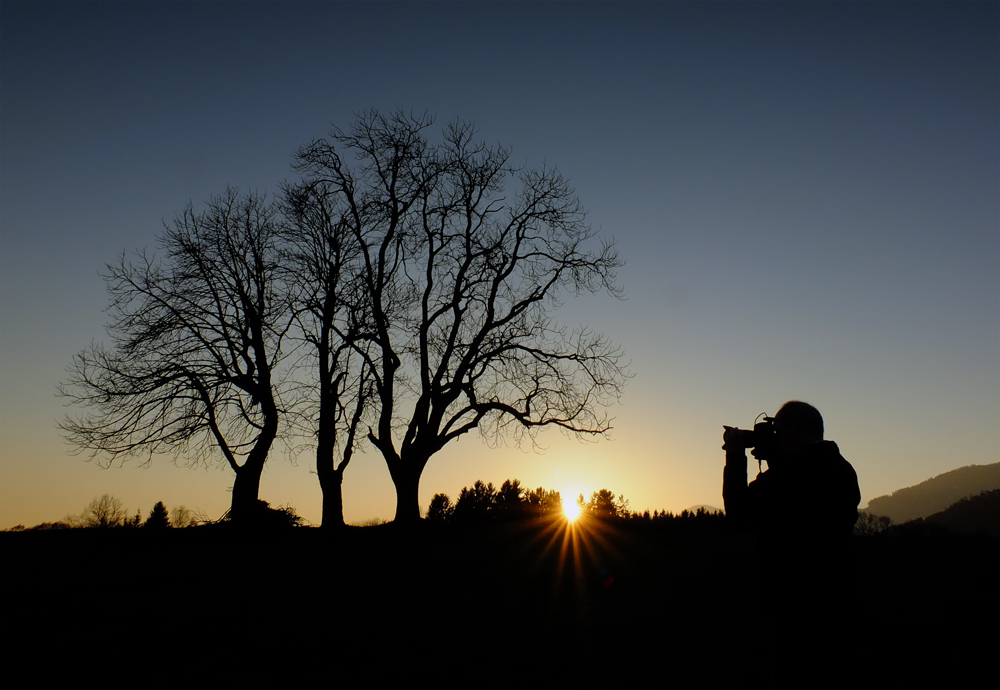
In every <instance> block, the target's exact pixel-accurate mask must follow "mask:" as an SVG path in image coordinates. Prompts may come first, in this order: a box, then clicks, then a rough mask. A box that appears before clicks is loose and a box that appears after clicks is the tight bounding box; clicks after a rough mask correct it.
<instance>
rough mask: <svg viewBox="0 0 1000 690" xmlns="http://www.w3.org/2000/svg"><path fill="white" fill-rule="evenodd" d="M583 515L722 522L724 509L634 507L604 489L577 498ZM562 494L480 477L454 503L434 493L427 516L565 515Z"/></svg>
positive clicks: (479, 519)
mask: <svg viewBox="0 0 1000 690" xmlns="http://www.w3.org/2000/svg"><path fill="white" fill-rule="evenodd" d="M575 505H576V507H577V508H578V509H579V515H580V516H582V517H584V518H587V517H590V518H597V519H601V520H608V521H616V522H621V521H631V522H653V521H656V522H660V521H665V520H670V521H673V520H678V519H679V520H688V519H697V520H701V521H709V520H712V521H715V522H718V523H719V524H721V522H722V519H723V517H724V514H723V513H722V512H721V511H716V512H709V511H707V510H705V509H704V508H698V509H697V510H694V511H688V510H683V511H681V512H680V513H677V514H676V515H675V514H674V513H672V512H670V511H667V510H662V511H660V510H654V511H653V512H652V513H650V512H649V511H648V510H644V511H641V512H640V511H634V510H632V509H631V508H630V506H629V501H628V499H627V498H625V496H624V495H623V494H618V496H615V493H614V492H613V491H611V490H609V489H600V490H598V491H595V492H593V493H592V494H591V496H590V500H588V501H585V500H584V497H583V494H580V495H579V497H577V499H576V503H575ZM564 512H565V511H564V505H563V500H562V496H561V495H560V493H559V492H558V491H553V490H550V489H545V488H544V487H538V488H537V489H528V488H526V487H523V486H521V482H520V481H519V480H517V479H507V480H505V481H504V482H503V484H501V485H500V487H499V488H496V487H495V486H494V485H493V483H492V482H489V483H486V482H483V481H482V480H477V481H476V482H475V483H474V484H473V485H472V486H471V487H468V486H467V487H463V488H462V490H461V492H460V493H459V495H458V500H456V501H455V502H454V503H453V502H452V500H451V497H449V496H448V495H447V494H443V493H438V494H434V496H433V498H431V502H430V505H428V507H427V520H429V521H431V522H449V523H466V524H474V523H485V522H505V521H512V520H521V519H528V518H537V517H555V516H563V515H564Z"/></svg>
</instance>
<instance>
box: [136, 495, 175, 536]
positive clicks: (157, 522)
mask: <svg viewBox="0 0 1000 690" xmlns="http://www.w3.org/2000/svg"><path fill="white" fill-rule="evenodd" d="M142 526H143V527H145V528H146V529H152V530H158V529H166V528H168V527H170V516H169V515H168V514H167V507H166V506H165V505H163V501H157V502H156V505H154V506H153V509H152V510H151V511H149V517H148V518H146V522H144V523H143V525H142Z"/></svg>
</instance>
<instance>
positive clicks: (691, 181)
mask: <svg viewBox="0 0 1000 690" xmlns="http://www.w3.org/2000/svg"><path fill="white" fill-rule="evenodd" d="M998 8H1000V5H998V3H997V2H982V3H976V2H968V3H947V4H938V3H836V4H826V3H801V4H792V3H747V4H728V3H697V4H693V3H691V4H689V3H665V4H658V3H641V4H629V3H614V4H610V3H608V4H605V3H586V4H579V3H572V2H565V3H551V4H550V3H518V4H506V3H472V2H468V3H458V4H452V3H443V2H442V3H431V4H425V3H419V2H409V3H403V4H391V3H365V4H350V3H319V2H310V3H290V2H286V3H274V4H272V3H237V2H226V3H198V4H194V3H168V2H156V3H128V4H126V3H99V4H89V3H82V2H80V3H72V4H60V3H49V2H30V3H29V2H8V1H6V0H5V1H4V2H3V3H2V4H0V233H2V235H0V238H2V239H0V242H2V243H0V528H6V527H9V526H12V525H15V524H18V523H23V524H25V525H29V526H30V525H33V524H36V523H39V522H42V521H53V520H58V519H60V518H62V517H63V516H64V515H66V514H67V513H72V512H79V511H80V510H82V509H83V507H84V506H85V505H86V504H87V503H88V502H89V501H90V500H91V499H92V498H93V497H95V496H97V495H100V494H102V493H105V492H108V493H112V494H115V495H117V496H119V497H120V498H121V499H122V500H123V501H124V503H125V504H126V506H129V507H130V509H131V510H133V511H134V510H135V509H136V508H141V509H142V511H143V513H144V514H146V513H148V511H149V509H150V508H151V507H152V505H153V503H155V502H156V501H158V500H163V501H164V502H165V503H166V504H167V506H168V507H173V506H176V505H180V504H184V505H186V506H187V507H189V508H192V509H195V508H197V509H200V510H202V511H204V512H205V514H207V515H208V516H210V517H217V516H219V515H221V514H222V513H223V512H224V511H225V510H226V509H227V508H228V505H229V499H230V496H229V494H228V493H227V489H228V487H230V486H231V485H232V482H233V475H232V473H231V471H230V470H228V468H222V467H219V468H213V469H208V470H206V469H197V470H194V469H187V468H185V467H184V466H183V458H182V459H181V461H180V462H179V465H180V466H175V464H174V463H173V460H172V458H170V457H157V458H153V461H152V462H151V463H150V466H149V467H148V468H147V467H141V466H140V464H139V463H137V462H135V461H133V462H131V463H128V464H126V465H125V466H124V467H114V468H111V469H107V470H102V469H100V468H99V467H98V466H97V465H96V464H95V463H93V462H90V463H88V462H85V460H84V458H83V457H80V456H73V455H70V454H69V452H68V450H69V448H68V446H67V445H66V443H65V442H64V441H63V440H62V438H61V437H60V435H59V432H58V430H57V428H56V423H57V421H58V420H60V419H61V418H62V417H63V416H64V414H65V412H66V411H65V409H64V408H63V402H64V401H63V400H61V399H59V398H57V397H56V395H55V391H56V386H57V384H58V383H59V381H60V380H61V379H62V378H63V377H64V376H65V373H64V372H65V368H66V366H67V365H68V364H69V363H70V361H71V358H72V356H73V354H74V353H76V352H78V351H79V350H81V349H83V348H84V347H86V346H87V345H88V343H90V342H91V341H92V340H101V339H103V338H104V337H105V335H104V331H103V324H104V319H105V315H104V314H103V312H102V310H103V309H104V307H105V306H106V305H107V297H106V293H105V290H104V283H103V281H102V280H101V278H100V277H99V275H98V272H99V271H100V270H101V269H102V267H103V265H104V264H105V263H106V262H109V261H113V260H114V259H115V257H116V256H117V255H118V254H120V253H121V252H122V251H123V250H126V249H127V250H132V249H134V248H137V247H150V248H152V247H155V246H156V237H157V234H158V233H159V232H160V231H161V230H162V223H163V222H164V221H169V220H170V219H172V218H173V216H174V215H175V214H176V213H178V212H179V211H181V210H182V208H183V207H184V206H185V204H187V203H188V201H193V202H194V203H195V204H200V203H201V202H203V201H204V200H205V199H207V198H208V197H210V196H212V195H215V194H218V193H220V192H222V191H223V190H224V189H225V188H226V186H227V185H233V186H237V187H240V188H242V189H244V190H258V191H268V192H273V191H275V190H276V189H277V188H278V184H279V183H280V182H281V181H282V180H285V179H291V178H292V177H293V173H292V171H291V169H290V154H291V153H292V152H293V151H294V150H295V149H296V148H297V147H298V146H299V145H301V144H303V143H304V142H306V141H308V140H310V139H312V138H316V137H320V136H324V135H326V133H327V132H328V130H329V128H330V125H331V124H332V123H336V124H338V125H341V126H349V124H350V122H351V121H352V120H353V118H354V113H355V112H357V111H360V110H364V109H368V108H370V107H376V108H379V109H382V110H391V109H394V108H398V107H403V108H406V109H413V110H416V111H419V112H422V111H424V110H428V111H430V112H432V113H436V114H437V116H438V118H439V120H438V121H439V124H441V125H443V124H444V123H446V122H447V121H448V120H449V119H452V118H454V117H461V118H464V119H466V120H472V121H475V122H476V124H477V126H478V127H479V129H480V132H481V135H482V137H483V138H485V139H487V140H488V141H490V142H499V143H502V144H505V145H510V146H512V147H513V149H514V159H515V160H517V161H520V162H525V163H527V164H529V165H540V164H542V163H547V164H550V165H556V166H558V167H559V169H560V170H561V171H562V172H563V173H564V174H565V175H566V176H568V177H569V178H570V179H571V180H572V182H573V184H574V186H575V188H576V191H577V194H578V195H579V197H580V200H581V201H582V203H583V204H584V205H585V206H586V207H587V208H588V209H589V211H590V216H589V219H590V222H591V223H592V224H593V225H594V226H595V227H598V228H600V229H601V231H602V233H603V234H605V235H607V236H610V237H614V238H616V239H617V241H618V247H619V249H620V251H621V254H622V256H623V258H624V259H625V260H626V262H627V265H626V266H625V268H624V269H623V270H622V271H621V273H620V277H621V279H622V282H623V283H624V286H625V290H626V293H627V295H628V300H627V301H625V302H617V301H615V300H614V299H611V298H586V299H579V300H576V301H573V302H570V303H567V304H566V305H565V306H564V308H563V309H562V310H561V311H560V312H559V314H558V316H559V318H560V319H561V320H562V321H563V322H564V323H567V324H569V325H571V326H572V325H577V324H579V323H587V324H589V325H591V326H592V327H594V328H595V329H597V330H600V331H604V332H607V333H609V334H611V335H612V337H613V338H614V339H616V340H617V341H619V342H620V343H621V344H622V345H623V346H624V347H625V348H626V350H627V352H628V356H629V358H630V359H631V361H632V365H631V370H632V371H633V372H634V374H635V378H634V379H633V380H632V381H631V382H630V384H629V386H628V387H627V390H626V393H625V397H624V399H623V403H622V404H621V405H620V406H618V407H617V408H616V409H614V410H613V411H612V413H613V414H614V416H615V417H616V421H615V424H614V426H615V428H614V432H613V436H614V438H613V440H611V441H601V442H599V443H580V442H578V441H576V440H573V439H567V438H565V437H563V436H562V435H560V434H559V433H558V432H556V431H549V432H546V433H543V434H542V435H541V436H540V437H539V441H540V443H541V444H542V445H543V446H545V451H544V452H541V453H539V452H534V451H532V449H530V448H523V449H519V448H490V447H488V446H487V445H485V444H484V443H482V442H481V441H480V440H479V439H478V438H477V437H476V436H474V435H469V436H467V437H464V438H463V439H461V440H460V441H459V442H457V443H454V444H452V445H451V446H449V447H447V448H446V449H445V450H444V451H442V452H441V453H439V454H438V455H437V456H435V457H434V458H432V460H431V461H430V463H429V465H428V467H427V470H426V471H425V473H424V475H423V479H422V481H421V491H420V501H421V504H422V506H423V507H424V508H426V506H427V504H428V503H429V501H430V497H431V496H432V495H433V494H434V493H436V492H444V493H448V494H450V495H451V496H452V498H455V497H456V496H457V494H458V492H459V490H460V489H461V487H462V486H465V485H471V484H472V482H474V481H475V480H476V479H480V478H481V479H483V480H485V481H492V482H494V483H495V484H499V483H500V482H502V481H503V480H504V479H506V478H508V477H510V478H513V477H518V478H520V479H521V480H522V483H523V484H525V485H528V486H532V487H534V486H539V485H541V486H545V487H546V488H553V489H558V490H560V491H562V492H563V496H564V498H571V497H573V496H575V495H576V494H578V493H585V494H586V495H587V496H589V495H590V493H591V492H592V491H595V490H597V489H600V488H609V489H611V490H613V491H614V492H615V493H623V494H625V496H626V497H627V498H628V499H629V500H630V501H631V505H632V507H633V508H639V509H643V508H649V509H650V510H653V509H656V508H659V509H662V508H666V509H669V510H674V511H679V510H681V509H683V508H686V507H688V506H691V505H693V504H703V503H706V504H711V505H717V506H721V504H722V498H721V495H720V493H721V482H722V465H723V453H722V451H721V450H720V449H719V446H720V444H721V433H722V425H723V424H729V425H739V426H742V427H744V428H746V427H747V426H749V425H751V424H752V423H753V420H754V417H755V416H756V415H757V414H758V413H759V412H765V411H766V412H768V413H771V414H773V413H774V412H775V411H776V410H777V408H778V407H779V406H780V405H781V403H783V402H784V401H785V400H788V399H792V398H797V399H803V400H806V401H808V402H811V403H812V404H814V405H816V406H817V407H818V408H819V409H820V411H821V412H822V413H823V415H824V418H825V420H826V427H827V438H830V439H832V440H834V441H836V442H837V443H838V444H839V445H840V447H841V450H842V452H843V454H844V456H845V457H847V459H848V460H850V461H851V462H852V464H853V465H854V467H855V469H856V470H857V472H858V476H859V478H860V482H861V490H862V495H863V498H862V505H864V504H865V503H866V502H867V500H868V499H871V498H874V497H875V496H878V495H881V494H885V493H889V492H891V491H893V490H895V489H898V488H900V487H903V486H908V485H911V484H915V483H917V482H919V481H922V480H924V479H926V478H928V477H931V476H933V475H936V474H940V473H942V472H945V471H947V470H950V469H953V468H956V467H960V466H963V465H969V464H986V463H992V462H997V461H998V460H1000V441H998V429H1000V135H998V131H1000V30H998V27H1000V9H998ZM314 469H315V468H314V460H313V459H312V458H311V457H310V456H309V453H308V452H306V453H302V454H300V455H299V456H298V458H297V459H295V460H291V459H289V458H288V457H286V454H285V453H284V452H283V451H280V449H279V452H276V453H275V454H273V455H272V457H271V459H270V460H269V463H268V468H267V470H266V471H265V474H264V477H263V480H262V485H261V497H262V498H264V499H266V500H268V501H270V502H271V503H272V504H291V505H293V506H294V507H295V508H297V509H298V511H299V512H300V513H301V514H302V515H304V516H305V517H306V518H308V519H310V520H312V521H318V520H319V517H320V490H319V485H318V482H317V481H316V477H315V474H314V473H313V472H314ZM344 497H345V513H346V518H347V520H348V521H349V522H352V521H354V522H358V521H362V520H365V519H369V518H374V517H381V518H390V517H391V516H392V514H393V512H394V505H395V499H394V491H393V487H392V483H391V481H390V479H389V475H388V472H387V470H386V469H385V465H384V463H383V461H382V460H381V457H380V456H378V455H377V454H375V453H373V452H370V451H369V452H367V453H366V454H365V455H363V456H360V457H358V458H357V459H356V460H355V461H354V463H352V465H351V467H350V468H349V469H348V471H347V473H346V477H345V483H344Z"/></svg>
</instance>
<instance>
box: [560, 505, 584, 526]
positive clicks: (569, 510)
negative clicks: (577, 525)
mask: <svg viewBox="0 0 1000 690" xmlns="http://www.w3.org/2000/svg"><path fill="white" fill-rule="evenodd" d="M563 515H565V516H566V519H567V520H569V521H570V522H573V521H574V520H576V519H577V518H578V517H580V506H578V505H577V504H575V503H567V504H565V505H563Z"/></svg>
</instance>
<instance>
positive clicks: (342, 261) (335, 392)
mask: <svg viewBox="0 0 1000 690" xmlns="http://www.w3.org/2000/svg"><path fill="white" fill-rule="evenodd" d="M284 203H285V208H286V212H287V215H288V218H289V223H288V226H287V229H286V233H285V237H286V239H287V241H288V246H287V248H286V252H287V256H288V261H287V264H286V268H287V269H288V273H289V277H288V283H289V284H290V285H291V286H292V290H293V292H294V295H295V297H294V304H295V313H296V315H297V316H296V321H297V323H298V325H299V328H300V333H301V339H302V340H303V341H304V342H305V343H306V344H307V346H308V347H307V348H306V353H307V362H308V364H309V365H310V367H311V368H312V372H311V374H310V375H307V377H306V378H307V380H309V381H311V383H310V385H308V386H306V389H307V390H308V392H309V395H307V396H306V397H305V400H304V401H303V402H304V403H305V404H304V405H300V406H299V407H298V409H299V412H300V415H299V417H298V418H299V419H301V420H303V421H304V423H305V426H306V427H307V430H308V433H310V434H311V435H313V436H315V439H316V474H317V475H318V477H319V483H320V487H321V488H322V490H323V521H322V525H323V526H324V527H336V526H340V527H342V526H343V525H344V501H343V493H342V487H343V481H344V470H346V469H347V466H348V464H350V462H351V458H352V457H353V454H354V451H355V449H356V447H357V445H358V440H359V438H358V429H359V427H360V425H361V423H362V420H363V419H364V418H365V417H366V416H368V415H370V413H371V412H372V403H373V401H374V395H373V379H372V373H373V369H372V366H371V365H372V361H371V358H370V356H369V353H368V350H369V349H370V347H371V341H370V339H368V338H367V336H368V335H369V334H371V332H372V326H371V323H370V321H371V320H370V318H369V310H368V304H369V302H368V299H367V295H366V293H365V290H364V288H365V286H364V283H363V282H361V281H359V280H357V276H358V275H359V274H360V273H361V272H362V270H361V266H360V263H361V260H362V255H361V251H360V248H359V243H358V241H357V238H356V237H355V236H354V233H352V232H351V229H350V226H348V225H345V224H344V223H343V222H342V221H341V217H342V216H343V215H344V214H345V213H347V212H348V211H347V209H345V208H343V204H344V199H343V198H342V197H341V196H338V195H337V194H336V193H332V192H331V190H330V186H329V185H328V184H326V183H323V182H317V183H313V184H302V185H289V186H287V187H286V188H285V198H284ZM338 458H339V460H340V463H339V464H337V459H338Z"/></svg>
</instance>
